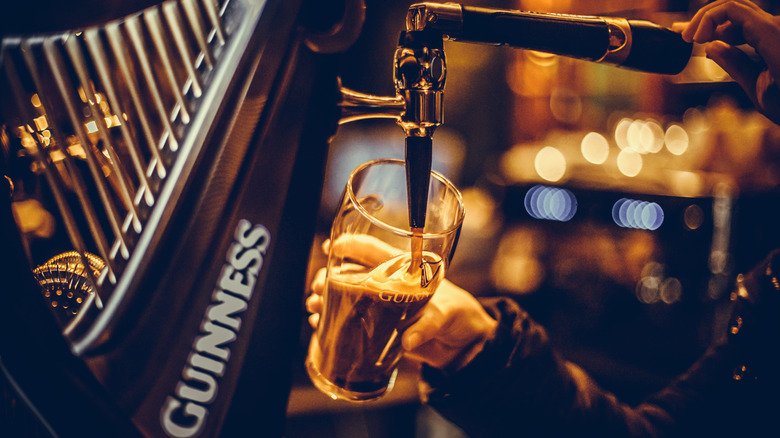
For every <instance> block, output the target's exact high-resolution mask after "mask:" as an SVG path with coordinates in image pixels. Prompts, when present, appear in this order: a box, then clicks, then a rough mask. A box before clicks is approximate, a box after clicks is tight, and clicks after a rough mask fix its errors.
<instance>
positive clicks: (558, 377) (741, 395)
mask: <svg viewBox="0 0 780 438" xmlns="http://www.w3.org/2000/svg"><path fill="white" fill-rule="evenodd" d="M775 256H777V253H775ZM775 258H777V259H780V256H777V257H775ZM771 260H772V259H771V258H770V259H768V261H765V262H764V263H762V264H761V265H759V266H758V267H757V268H756V269H754V270H753V271H752V272H751V273H750V274H748V275H746V276H744V277H742V276H740V282H739V284H738V287H737V289H736V291H735V293H734V294H732V305H733V315H732V320H731V324H730V325H729V330H728V333H726V334H724V335H723V336H722V337H721V338H720V339H718V340H717V341H716V342H714V343H713V345H712V346H711V347H710V348H709V349H708V351H707V352H706V353H705V354H704V355H703V356H702V357H701V358H700V359H699V360H698V361H697V362H696V363H695V364H693V366H692V367H691V368H690V369H689V370H688V371H687V372H686V373H685V374H683V375H682V376H680V377H679V378H677V379H676V380H674V381H673V382H670V384H669V385H668V386H667V387H666V388H664V389H663V390H661V391H659V392H658V393H656V394H653V395H651V396H650V397H648V398H647V399H646V400H645V401H644V402H642V403H640V404H638V405H635V406H632V405H628V404H625V403H622V402H621V401H620V400H618V399H617V397H615V395H614V394H612V393H610V392H608V391H606V390H604V389H602V388H600V387H599V386H598V384H597V383H596V382H595V381H594V380H593V379H591V377H590V376H588V375H587V374H586V373H585V372H584V371H583V370H582V369H581V368H579V367H578V366H576V365H575V364H572V363H570V362H567V361H565V360H564V359H563V358H561V357H560V356H559V354H558V353H557V352H556V351H555V350H554V348H553V347H552V346H551V344H550V341H549V339H548V337H547V335H546V333H545V330H544V329H543V327H541V326H540V325H539V324H537V323H536V322H534V321H533V320H532V319H531V318H530V317H529V315H528V314H527V313H526V312H525V311H524V310H523V309H521V308H520V307H519V306H518V305H517V304H516V303H515V302H514V301H512V300H509V299H505V298H497V299H489V300H483V305H484V306H485V308H486V310H487V311H488V312H489V313H490V314H491V315H492V316H493V317H494V318H495V319H496V320H497V321H498V322H499V328H498V332H497V334H496V337H495V339H493V340H492V341H491V342H490V343H489V344H487V345H486V346H485V349H484V350H483V351H482V352H481V353H480V354H479V355H478V356H477V357H476V358H475V359H474V360H473V361H472V362H471V363H470V364H469V365H468V366H466V367H465V368H463V369H462V370H459V371H458V372H456V373H454V374H451V375H450V374H446V373H444V372H442V371H440V370H436V369H433V368H430V367H424V369H423V380H424V384H423V388H424V389H423V400H424V401H426V402H427V403H428V404H430V405H431V406H432V407H434V408H435V409H436V410H437V411H439V412H440V413H441V414H442V415H443V416H444V417H445V418H448V419H449V420H450V421H452V422H453V423H455V424H457V425H458V426H460V427H461V428H462V429H463V430H464V431H465V432H466V433H467V434H468V435H469V436H470V437H472V438H479V437H499V436H501V437H512V436H522V437H537V436H551V437H559V436H561V437H563V436H567V437H572V436H604V437H606V436H608V437H660V436H726V435H724V433H737V434H738V435H733V436H763V433H766V430H764V431H763V432H762V434H760V435H746V433H749V431H750V430H755V431H761V430H762V428H763V427H764V426H765V423H762V421H765V420H766V419H767V418H771V417H773V416H774V415H777V414H776V413H777V412H780V410H777V409H778V408H780V406H778V403H779V402H778V401H777V399H778V395H777V394H778V392H777V391H778V389H780V385H778V384H777V380H778V379H777V378H776V377H774V375H775V374H777V371H778V370H780V362H779V361H778V360H777V353H776V352H777V350H780V347H778V340H779V339H778V336H780V328H778V327H779V326H778V324H779V323H778V320H780V305H778V304H777V302H776V301H778V295H780V292H778V290H773V289H774V287H775V286H773V284H772V278H774V277H773V276H771V275H767V269H768V266H770V265H771ZM778 266H780V265H778ZM776 281H777V280H776V278H775V282H776ZM777 287H778V288H780V286H777ZM748 289H750V290H752V291H753V292H748ZM773 312H774V313H773ZM767 347H769V348H767ZM766 397H771V399H772V400H774V401H773V402H770V403H766V400H767V398H766ZM759 400H760V402H759ZM771 409H774V412H775V414H774V415H766V414H768V411H770V410H771ZM765 411H767V412H765ZM762 415H763V416H762ZM774 427H775V430H774V431H775V432H777V426H776V425H775V426H774ZM702 433H705V435H702ZM706 433H714V434H715V435H706Z"/></svg>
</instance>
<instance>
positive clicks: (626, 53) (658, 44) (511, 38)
mask: <svg viewBox="0 0 780 438" xmlns="http://www.w3.org/2000/svg"><path fill="white" fill-rule="evenodd" d="M422 5H426V6H428V7H429V8H431V10H432V11H433V12H434V15H435V13H436V11H439V10H441V9H438V8H441V7H442V5H437V4H432V3H431V4H429V3H425V4H422ZM453 7H458V8H459V10H458V11H457V13H454V15H452V16H449V17H447V19H442V20H438V21H437V20H432V21H431V22H430V24H426V25H425V27H426V28H432V29H437V30H439V31H441V32H442V34H443V35H445V36H446V37H447V38H449V39H450V40H453V41H463V42H473V43H484V44H493V45H508V46H511V47H515V48H519V49H530V50H538V51H542V52H547V53H553V54H556V55H561V56H568V57H572V58H578V59H584V60H588V61H593V62H604V63H608V64H614V65H618V66H623V67H627V68H631V69H634V70H640V71H644V72H648V73H661V74H677V73H679V72H680V71H682V69H683V68H684V67H685V66H686V65H687V64H688V60H689V59H690V56H691V50H692V48H693V45H692V44H691V43H687V42H685V41H683V39H682V37H681V36H680V34H679V33H677V32H674V31H672V30H670V29H667V28H664V27H662V26H659V25H657V24H655V23H652V22H649V21H643V20H626V19H623V18H611V17H597V16H583V15H570V14H553V13H543V12H525V11H516V10H508V9H492V8H480V7H472V6H463V5H457V4H447V5H446V6H445V7H444V8H445V10H449V11H450V12H452V10H453V9H452V8H453ZM455 17H457V18H455ZM624 43H625V44H624Z"/></svg>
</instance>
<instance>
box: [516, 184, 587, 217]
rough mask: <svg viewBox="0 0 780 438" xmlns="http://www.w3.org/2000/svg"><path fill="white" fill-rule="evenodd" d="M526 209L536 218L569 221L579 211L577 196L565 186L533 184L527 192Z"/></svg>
mask: <svg viewBox="0 0 780 438" xmlns="http://www.w3.org/2000/svg"><path fill="white" fill-rule="evenodd" d="M525 210H526V211H527V212H528V214H529V215H531V217H533V218H534V219H545V220H554V221H560V222H567V221H569V220H571V218H573V217H574V215H575V214H576V213H577V198H576V197H575V196H574V194H573V193H572V192H571V191H569V190H566V189H563V188H558V187H547V186H540V185H538V186H533V187H531V188H530V189H528V192H526V194H525Z"/></svg>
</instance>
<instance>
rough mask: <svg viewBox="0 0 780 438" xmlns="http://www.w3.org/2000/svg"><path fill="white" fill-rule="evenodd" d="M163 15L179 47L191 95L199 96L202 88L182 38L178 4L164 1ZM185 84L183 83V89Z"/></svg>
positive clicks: (182, 31) (182, 29) (192, 59)
mask: <svg viewBox="0 0 780 438" xmlns="http://www.w3.org/2000/svg"><path fill="white" fill-rule="evenodd" d="M162 8H163V15H165V19H166V21H167V22H168V27H169V28H170V29H171V32H172V33H173V39H174V41H175V42H176V47H177V48H178V49H179V55H180V56H181V58H182V64H184V68H185V69H186V70H187V76H188V77H189V79H190V80H189V83H190V84H191V86H192V95H193V96H195V98H199V97H200V96H201V95H202V94H203V88H202V87H201V83H200V79H199V77H198V74H197V73H196V72H195V59H194V58H193V57H192V55H191V54H190V50H189V48H188V47H187V43H186V40H185V38H184V28H183V23H182V18H181V14H180V13H179V9H178V5H177V4H176V3H174V2H165V3H163V5H162ZM186 87H187V84H185V89H186Z"/></svg>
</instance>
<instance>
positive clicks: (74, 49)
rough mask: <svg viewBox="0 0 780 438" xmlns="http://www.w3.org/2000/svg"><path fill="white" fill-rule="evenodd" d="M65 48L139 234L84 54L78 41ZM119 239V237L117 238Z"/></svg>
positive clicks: (122, 169) (132, 194)
mask: <svg viewBox="0 0 780 438" xmlns="http://www.w3.org/2000/svg"><path fill="white" fill-rule="evenodd" d="M65 48H66V50H67V52H68V54H69V55H70V58H71V61H72V62H73V66H74V68H75V69H76V75H77V76H78V78H79V81H80V82H81V89H82V90H84V94H85V95H86V97H87V103H88V105H89V108H90V110H91V111H92V119H93V120H94V122H95V124H96V125H97V128H98V133H99V135H100V137H101V138H102V140H103V146H104V147H105V148H106V151H108V156H109V158H110V161H111V163H110V164H111V168H112V169H113V172H114V174H115V175H116V180H117V185H118V186H119V193H120V196H121V198H122V201H123V202H124V204H125V208H126V209H127V210H129V213H130V220H131V221H132V224H133V228H134V229H135V232H136V233H140V232H141V221H140V219H139V215H138V210H137V209H136V205H135V202H133V201H134V198H135V189H134V188H133V187H132V186H130V177H129V175H128V174H127V171H126V169H125V167H124V166H123V165H122V160H121V159H120V157H119V154H117V152H116V149H115V148H114V142H113V141H112V140H111V136H110V135H109V134H108V127H106V121H105V119H104V118H103V114H102V112H101V110H100V106H99V105H98V102H97V99H96V98H95V96H96V95H97V91H96V90H95V88H94V83H93V82H92V80H91V79H90V77H89V72H87V68H86V62H85V59H84V53H83V52H82V51H81V46H80V45H79V41H78V39H76V38H74V37H70V38H68V39H67V40H66V41H65ZM122 229H123V231H124V230H126V226H123V227H122ZM118 237H119V236H118Z"/></svg>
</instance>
